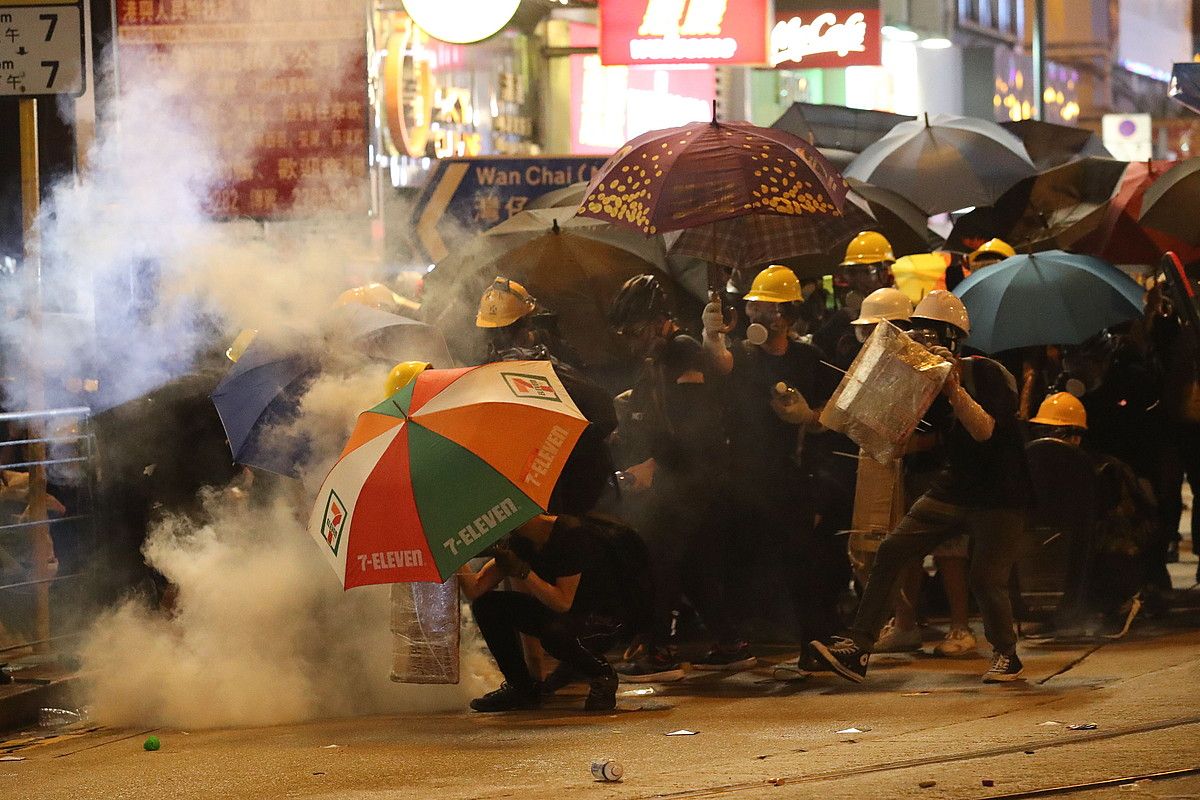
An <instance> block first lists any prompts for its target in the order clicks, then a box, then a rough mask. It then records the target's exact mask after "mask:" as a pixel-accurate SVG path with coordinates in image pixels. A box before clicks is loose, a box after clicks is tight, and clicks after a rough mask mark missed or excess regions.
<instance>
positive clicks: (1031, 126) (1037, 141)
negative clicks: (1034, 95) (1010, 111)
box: [1000, 119, 1112, 170]
mask: <svg viewBox="0 0 1200 800" xmlns="http://www.w3.org/2000/svg"><path fill="white" fill-rule="evenodd" d="M1000 127H1002V128H1004V129H1005V130H1006V131H1008V132H1009V133H1011V134H1012V135H1013V136H1016V137H1017V138H1018V139H1020V140H1021V143H1022V144H1023V145H1025V150H1026V151H1027V152H1028V153H1029V158H1030V159H1032V160H1033V164H1034V166H1036V167H1037V168H1038V169H1039V170H1046V169H1050V168H1051V167H1057V166H1059V165H1061V164H1066V163H1067V162H1069V161H1074V160H1075V159H1077V158H1087V157H1089V156H1095V157H1098V158H1112V153H1110V152H1108V150H1107V148H1105V146H1104V142H1102V141H1101V140H1100V137H1099V136H1097V135H1096V134H1095V133H1093V132H1092V131H1090V130H1088V129H1087V128H1076V127H1074V126H1071V125H1056V124H1054V123H1053V122H1042V121H1041V120H1036V119H1021V120H1017V121H1015V122H1012V121H1010V122H1001V123H1000Z"/></svg>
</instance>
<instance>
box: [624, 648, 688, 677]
mask: <svg viewBox="0 0 1200 800" xmlns="http://www.w3.org/2000/svg"><path fill="white" fill-rule="evenodd" d="M617 674H619V675H620V676H621V680H623V681H625V682H626V683H666V682H669V681H677V680H680V679H682V678H683V668H682V667H680V666H679V662H678V661H676V660H675V658H674V657H673V656H672V655H670V654H669V653H665V652H662V651H659V652H657V653H654V654H652V655H648V656H643V657H642V658H639V659H637V660H636V661H630V662H627V663H625V664H621V665H619V666H618V667H617Z"/></svg>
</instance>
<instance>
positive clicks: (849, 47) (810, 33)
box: [769, 2, 883, 69]
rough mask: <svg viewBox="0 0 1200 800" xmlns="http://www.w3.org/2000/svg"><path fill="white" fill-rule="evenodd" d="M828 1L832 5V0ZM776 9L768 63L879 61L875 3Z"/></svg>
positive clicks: (800, 65)
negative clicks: (840, 6)
mask: <svg viewBox="0 0 1200 800" xmlns="http://www.w3.org/2000/svg"><path fill="white" fill-rule="evenodd" d="M830 5H833V4H832V3H831V4H830ZM863 5H864V4H863V3H861V2H858V3H855V5H854V6H849V7H843V8H829V7H825V8H813V9H812V10H807V11H787V12H783V11H781V12H779V13H778V14H777V15H776V22H775V27H773V28H772V29H771V48H770V59H769V60H770V62H771V66H773V67H779V68H780V69H829V68H834V67H866V66H879V65H880V64H882V63H883V47H882V42H881V39H880V26H881V18H880V14H879V6H877V5H876V6H874V7H869V8H868V7H863Z"/></svg>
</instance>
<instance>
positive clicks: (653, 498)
mask: <svg viewBox="0 0 1200 800" xmlns="http://www.w3.org/2000/svg"><path fill="white" fill-rule="evenodd" d="M610 319H611V322H612V325H613V327H614V328H615V329H616V331H617V333H618V334H619V335H620V336H621V337H622V338H624V339H625V340H627V341H628V342H630V346H631V349H633V350H634V352H635V354H636V355H640V356H642V357H643V358H644V363H643V369H642V371H641V373H640V375H639V376H638V380H637V382H636V383H635V385H634V387H633V388H632V389H631V390H630V391H629V392H628V394H627V395H625V396H624V397H623V399H622V407H623V408H624V409H625V414H624V417H625V420H624V422H623V424H622V427H621V429H620V430H619V431H618V441H619V446H620V451H621V452H622V453H623V454H624V455H625V457H626V458H627V459H628V460H630V461H633V462H636V463H630V464H628V465H627V466H626V468H625V470H624V472H623V473H622V474H623V476H624V477H625V481H624V482H623V484H622V485H623V488H624V489H625V490H628V492H629V493H630V494H632V495H633V497H632V498H631V499H632V500H633V501H634V502H633V503H632V505H633V506H634V508H635V509H636V513H635V518H636V522H637V527H638V529H639V530H640V531H641V532H642V535H643V536H644V538H645V540H646V544H647V547H648V548H649V551H650V555H651V561H652V563H653V566H654V575H655V603H654V618H653V622H652V628H651V630H649V631H646V632H643V636H642V637H641V644H643V645H645V647H644V648H643V649H644V652H638V653H637V654H636V656H635V657H634V658H632V659H631V661H630V663H628V664H626V665H625V666H623V667H622V668H621V670H620V671H621V675H622V677H623V678H625V679H626V680H630V681H635V682H636V681H650V680H670V679H676V678H681V677H683V672H682V670H681V669H680V666H679V664H678V662H677V660H676V658H675V654H674V652H673V649H672V648H671V631H672V620H673V617H672V612H673V611H674V610H675V608H676V606H677V604H678V601H679V599H680V596H681V595H683V594H686V595H687V597H688V599H689V600H690V601H691V603H692V606H693V607H694V608H695V609H696V611H697V612H698V613H699V615H700V618H701V619H702V620H703V622H704V624H705V626H706V627H707V628H708V630H709V632H710V633H711V634H712V636H713V638H714V639H715V640H716V641H715V643H714V645H713V647H712V648H711V649H710V651H709V653H708V654H707V655H706V656H705V657H703V658H701V659H699V660H697V661H695V662H693V667H694V668H696V669H737V668H741V667H745V666H751V665H753V663H755V660H754V657H753V656H752V655H751V654H750V652H749V646H748V645H747V644H746V642H745V641H743V640H742V639H741V637H740V636H739V634H738V631H737V629H736V628H735V626H734V625H733V623H732V620H731V618H730V615H729V613H728V611H727V607H726V603H725V597H724V587H725V565H726V558H725V556H726V551H727V550H728V548H729V544H728V542H729V533H730V524H729V517H728V503H726V502H722V500H724V499H726V498H725V497H724V495H727V494H728V488H727V475H726V473H725V460H726V459H725V451H726V444H725V424H724V408H723V405H722V402H721V397H720V396H719V394H718V393H717V390H716V389H715V388H714V386H713V385H712V384H711V383H710V382H709V380H708V376H707V375H706V373H705V370H706V366H707V365H706V363H705V359H704V357H703V351H702V348H701V346H700V343H699V342H697V341H696V340H695V339H693V338H691V337H690V336H684V335H681V334H680V333H679V329H678V327H677V326H676V325H675V322H674V320H673V319H671V317H670V313H669V311H668V310H667V303H666V294H665V293H664V292H663V290H662V287H661V286H660V285H659V284H658V281H657V279H655V278H654V277H653V276H650V275H641V276H638V277H635V278H632V279H630V280H629V281H628V282H627V283H626V284H625V286H624V287H623V288H622V290H621V292H620V294H618V296H617V297H616V298H615V300H614V302H613V307H612V310H611V313H610Z"/></svg>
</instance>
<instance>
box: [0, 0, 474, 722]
mask: <svg viewBox="0 0 1200 800" xmlns="http://www.w3.org/2000/svg"><path fill="white" fill-rule="evenodd" d="M331 1H332V0H331ZM276 2H282V0H276ZM255 5H256V6H262V5H263V4H262V3H257V4H255ZM121 71H122V81H123V90H122V93H121V98H120V102H119V104H117V105H116V106H114V109H113V111H114V113H115V119H114V121H113V123H112V124H111V126H109V127H110V128H111V131H112V134H113V135H111V136H110V137H109V138H107V139H104V140H102V141H98V142H97V143H96V145H95V147H94V149H93V150H92V152H91V153H90V154H89V155H88V158H87V159H86V163H87V164H88V171H87V173H86V174H85V175H83V176H81V177H80V178H79V179H78V180H77V181H76V180H72V181H69V182H66V183H64V184H62V185H60V186H57V187H55V189H54V191H53V193H52V197H51V199H50V200H49V201H48V202H47V204H46V206H45V209H44V213H43V216H42V218H41V222H40V229H41V240H42V256H43V263H44V264H45V265H46V267H47V269H46V271H45V274H46V276H47V278H46V281H45V283H44V285H43V288H42V295H43V298H44V304H45V308H46V309H47V310H48V311H50V312H59V311H61V312H66V313H64V314H62V315H58V314H55V313H50V314H47V315H46V316H45V317H44V318H43V320H42V323H41V325H40V326H39V327H37V328H35V327H34V325H33V324H32V323H31V322H30V321H29V320H26V319H15V320H10V321H8V322H6V323H4V325H3V327H2V331H0V332H2V333H3V336H4V339H5V341H6V342H8V343H9V346H8V348H7V351H8V352H7V356H8V357H10V358H13V359H17V360H19V361H20V362H23V363H26V364H32V363H36V364H37V365H38V367H39V369H40V370H41V371H42V372H43V373H44V374H45V376H46V381H45V385H46V396H45V398H44V400H43V399H42V398H38V397H35V396H33V395H30V394H28V393H26V392H25V386H26V384H25V383H24V382H16V384H15V385H13V386H10V387H9V389H8V391H9V393H10V394H9V396H8V398H7V400H8V404H9V405H10V407H15V408H27V407H31V406H42V407H45V406H51V407H53V406H60V405H66V404H72V405H73V404H74V403H75V402H77V400H76V397H75V396H74V395H73V394H72V393H73V392H74V391H76V390H75V389H72V388H71V385H72V379H73V378H78V377H88V374H87V373H86V372H84V371H85V370H86V369H88V367H87V365H86V361H87V360H88V358H89V357H90V356H91V354H93V353H95V352H102V353H106V355H107V357H106V358H105V359H104V360H102V361H101V362H100V363H97V364H95V365H94V366H95V368H96V370H98V374H99V375H100V377H101V381H102V384H103V389H104V391H105V392H106V397H107V404H113V403H116V402H120V401H123V400H127V399H132V398H135V397H138V396H140V395H142V394H145V393H146V392H148V391H151V390H153V389H155V388H157V387H159V386H161V385H163V384H164V383H167V382H168V381H170V380H172V379H173V378H176V377H179V376H181V375H185V374H187V373H188V372H190V371H191V370H192V369H193V368H194V366H195V365H196V364H197V363H199V362H200V361H202V360H203V358H204V357H205V356H206V355H211V354H212V353H214V352H219V351H223V350H224V349H225V347H226V346H227V345H228V343H229V341H230V340H231V339H232V338H233V335H234V334H235V333H236V332H237V331H238V330H239V329H242V328H247V327H254V328H258V329H260V330H261V331H263V333H262V336H263V338H264V339H272V340H273V341H274V342H275V343H281V342H282V343H285V344H289V345H294V346H296V347H300V348H306V349H307V348H312V347H313V346H320V344H321V342H322V341H323V340H322V339H321V338H319V335H320V334H321V332H322V331H324V330H326V329H327V327H328V322H329V313H330V306H331V303H332V301H333V300H334V298H336V297H337V296H338V294H339V293H340V292H341V291H342V290H343V289H345V288H346V287H347V285H348V283H347V280H348V278H350V279H358V280H361V279H362V278H363V277H364V276H363V275H362V274H361V270H362V267H361V265H362V264H364V263H371V259H370V258H369V257H366V256H363V254H362V249H363V239H364V237H363V236H362V232H363V231H364V230H365V224H366V220H365V219H364V220H358V221H356V222H354V223H353V224H352V223H348V222H347V219H346V217H345V214H344V212H343V210H342V209H339V208H328V209H306V212H310V213H308V214H306V216H305V217H304V218H303V219H297V220H295V221H291V222H287V223H268V224H260V223H255V222H249V221H244V222H218V221H213V220H212V219H210V218H209V217H208V216H207V215H206V214H205V213H204V212H203V209H202V199H203V198H204V197H205V195H206V193H207V191H208V188H209V186H210V185H211V184H212V183H213V182H214V180H216V178H217V176H218V175H219V174H220V172H221V169H220V167H221V166H222V164H223V163H228V159H229V158H231V157H236V156H237V154H236V153H233V154H231V153H230V152H228V151H227V150H225V151H221V152H217V150H216V149H215V148H214V147H213V142H214V141H216V140H217V139H218V138H219V137H216V136H215V135H214V132H215V131H217V130H218V129H219V128H220V126H222V125H227V124H228V122H227V120H222V119H213V120H207V121H206V120H196V119H194V117H191V116H189V115H188V114H182V113H174V111H175V109H173V104H174V103H178V102H180V101H181V98H183V99H186V98H187V97H188V94H187V92H186V91H179V89H180V87H185V86H186V85H187V84H186V80H185V77H186V76H185V73H184V72H183V71H181V70H179V71H177V70H174V65H173V64H172V63H171V61H170V58H169V57H165V56H163V54H161V53H159V54H155V56H154V61H153V63H152V64H149V65H146V64H142V65H139V64H137V63H134V62H130V61H123V62H122V64H121ZM185 120H186V121H187V122H185ZM246 133H247V135H245V136H243V137H241V138H242V139H244V140H245V141H246V142H253V141H254V140H255V136H254V135H253V133H254V132H253V131H248V132H246ZM224 141H225V142H226V143H227V142H228V137H226V138H225V140H224ZM356 225H357V226H358V227H357V228H356V227H355V226H356ZM147 276H151V277H150V278H149V279H147ZM138 286H148V287H152V288H151V291H149V292H147V293H146V294H145V296H144V297H137V294H138V291H139V290H138V288H137V287H138ZM131 295H134V296H135V302H133V303H132V304H131V303H130V302H129V298H130V296H131ZM10 299H13V300H17V299H18V298H10ZM16 305H19V303H16ZM97 322H99V323H100V325H99V326H97V325H96V323H97ZM98 327H100V328H104V329H106V330H108V331H109V332H110V335H111V333H112V332H113V331H116V332H117V336H118V338H119V341H118V342H117V343H116V344H117V347H116V348H115V349H114V348H113V347H111V345H112V344H113V343H112V342H108V343H107V344H106V343H104V342H101V346H100V348H99V350H97V347H96V342H95V330H96V329H97V328H98ZM14 345H15V346H14ZM443 350H444V348H443ZM420 356H423V357H425V358H430V357H429V356H428V355H425V354H423V353H422V354H420V355H418V354H416V353H414V354H413V355H412V356H408V357H414V358H415V357H420ZM397 360H399V359H397ZM345 366H346V365H345V364H344V363H342V364H340V365H339V369H338V370H336V371H333V372H331V373H330V374H327V375H323V376H321V377H320V378H319V379H318V380H317V381H316V382H315V383H314V384H313V385H312V386H311V387H310V389H309V390H308V391H307V393H306V395H305V396H304V397H303V398H300V399H299V409H300V413H299V415H298V418H297V419H296V420H295V421H294V422H292V423H290V425H292V426H295V428H296V429H298V430H302V431H303V432H304V433H305V434H306V435H307V437H308V438H309V440H310V442H311V444H312V455H311V458H310V459H309V463H307V464H305V465H302V469H301V472H302V480H301V481H299V482H285V483H284V484H283V488H278V487H275V488H270V489H264V488H263V486H254V487H251V489H250V491H251V494H252V495H253V497H252V499H251V500H250V501H249V502H244V501H240V500H234V499H232V495H231V494H230V493H229V492H228V491H226V492H221V493H217V494H214V495H213V496H212V497H209V498H207V503H206V506H207V510H208V512H209V513H208V515H207V518H206V520H205V521H204V522H203V523H197V522H193V521H190V520H188V519H186V518H183V517H172V518H168V519H167V520H166V521H164V522H162V523H160V524H158V525H157V526H156V527H155V528H154V529H153V530H152V531H151V532H150V535H149V538H148V539H147V542H146V544H145V547H144V555H145V557H146V559H147V562H148V563H149V564H150V565H151V566H153V567H154V568H156V569H158V570H159V571H160V572H161V573H162V574H163V575H164V576H165V577H166V578H167V580H168V581H169V582H170V583H171V585H172V586H173V588H174V589H175V590H176V591H177V601H176V603H175V605H174V608H173V611H172V612H170V613H167V612H164V611H163V610H161V609H156V608H149V607H147V606H146V605H145V604H144V602H143V601H141V600H137V599H131V600H128V601H126V602H124V603H122V604H120V605H119V606H117V607H116V608H113V609H111V610H109V611H108V612H106V613H105V614H104V615H103V616H102V617H101V618H100V619H98V620H97V621H96V623H95V624H94V625H93V626H92V628H91V630H90V632H89V633H88V635H87V636H86V637H85V640H84V642H83V643H82V646H81V651H80V654H81V657H82V661H83V671H84V673H85V674H86V675H87V676H88V691H87V702H88V703H89V704H90V705H91V706H92V707H93V711H94V716H95V718H96V719H97V720H98V721H100V722H103V723H107V724H118V725H122V724H123V725H136V724H145V725H169V726H177V727H204V726H225V725H268V724H276V723H285V722H294V721H298V720H304V719H311V718H318V717H325V716H331V715H343V714H356V713H379V712H387V711H398V710H432V709H440V708H458V707H462V706H463V705H464V703H465V700H466V698H468V697H470V696H472V695H474V694H477V693H478V692H479V691H481V690H482V689H483V688H485V686H489V685H494V675H493V674H489V673H490V670H491V668H490V667H489V662H488V661H487V659H486V658H485V657H483V656H482V654H481V650H480V648H479V646H478V644H477V643H470V642H469V641H466V640H465V641H464V648H463V652H464V653H466V654H469V655H466V656H464V658H465V660H466V663H465V665H464V668H463V670H462V674H463V681H462V683H461V684H460V685H458V686H446V687H439V686H419V687H413V686H401V685H398V684H394V683H392V682H391V681H390V680H389V677H388V676H389V671H390V659H391V647H392V643H391V635H390V632H389V602H388V588H387V587H371V588H363V589H355V590H353V591H351V592H346V593H344V592H343V591H342V590H341V587H340V585H339V583H338V581H337V578H336V576H334V575H333V574H332V573H331V571H330V570H329V568H328V566H327V565H326V564H325V562H324V561H323V560H322V558H321V554H320V552H319V550H318V549H317V545H316V543H315V542H314V541H313V540H312V539H311V537H309V535H308V534H307V532H306V530H305V522H306V521H307V517H308V510H309V509H308V506H309V504H310V503H311V495H310V492H311V491H312V490H313V489H314V488H315V486H316V485H317V484H319V482H320V481H321V479H322V478H323V477H324V475H325V472H326V470H327V469H328V467H329V466H330V464H331V463H332V461H333V459H335V458H336V456H337V454H338V452H339V451H340V449H341V447H342V445H343V443H344V442H345V438H346V436H347V435H348V433H349V430H350V426H351V425H352V424H353V421H354V418H355V416H356V414H357V413H358V412H359V411H361V410H362V409H364V408H367V407H369V406H371V405H373V404H374V403H375V402H377V401H378V400H379V399H380V397H379V395H381V394H382V386H383V379H384V376H385V374H386V371H387V366H388V365H384V364H381V363H376V362H367V361H363V362H361V363H359V364H358V365H357V367H356V368H355V369H350V370H346V369H345V368H344V367H345ZM437 366H450V364H448V363H438V364H437ZM14 372H16V374H20V373H19V371H14ZM76 386H77V382H76ZM129 434H130V436H131V437H136V436H137V431H130V432H129ZM102 444H103V446H105V447H109V448H113V447H119V446H120V443H119V442H105V443H102ZM180 446H181V447H186V446H187V443H186V442H181V443H180ZM263 495H268V496H263ZM101 535H103V532H102V533H101ZM481 676H486V677H481Z"/></svg>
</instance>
